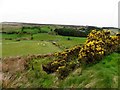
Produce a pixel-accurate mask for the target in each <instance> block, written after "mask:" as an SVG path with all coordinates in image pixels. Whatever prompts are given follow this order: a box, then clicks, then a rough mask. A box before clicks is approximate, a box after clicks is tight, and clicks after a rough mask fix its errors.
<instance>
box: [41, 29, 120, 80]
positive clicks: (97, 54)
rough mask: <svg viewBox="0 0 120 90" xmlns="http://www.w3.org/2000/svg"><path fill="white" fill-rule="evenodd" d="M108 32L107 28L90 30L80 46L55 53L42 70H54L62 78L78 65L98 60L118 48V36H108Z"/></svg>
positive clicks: (119, 45) (119, 40) (119, 41)
mask: <svg viewBox="0 0 120 90" xmlns="http://www.w3.org/2000/svg"><path fill="white" fill-rule="evenodd" d="M110 33H111V32H110V31H109V30H102V31H96V30H92V31H91V33H89V35H88V38H87V41H86V42H85V44H84V45H83V46H82V47H80V46H75V47H73V48H70V49H68V50H66V51H63V52H58V53H55V57H56V60H54V61H52V62H50V63H48V64H47V65H43V70H44V71H46V72H47V73H53V72H56V73H57V75H58V78H60V79H63V78H64V77H66V76H67V75H68V74H69V72H70V71H73V70H74V69H75V68H76V67H78V66H79V65H85V64H91V63H96V62H98V61H99V60H101V59H102V58H103V57H104V56H105V55H108V54H110V53H112V52H114V51H117V50H118V49H119V48H120V36H110Z"/></svg>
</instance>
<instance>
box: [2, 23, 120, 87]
mask: <svg viewBox="0 0 120 90" xmlns="http://www.w3.org/2000/svg"><path fill="white" fill-rule="evenodd" d="M13 28H14V26H11V27H10V28H7V27H5V26H4V27H3V32H2V38H0V39H1V40H2V44H0V46H2V56H3V58H2V59H3V65H2V67H3V73H4V78H3V87H4V88H14V87H15V88H28V87H29V88H118V74H119V70H118V65H119V64H120V63H119V60H120V57H119V55H120V53H119V52H120V47H119V45H120V44H119V40H120V39H119V38H118V37H119V34H117V36H111V35H110V32H109V31H101V29H100V28H97V27H89V26H88V27H74V26H73V27H72V26H69V27H64V26H59V25H58V26H57V25H56V26H54V25H53V26H52V25H41V26H37V25H36V26H32V25H26V26H25V25H24V26H23V27H17V25H16V26H15V28H14V29H13ZM93 29H96V31H95V30H94V31H92V32H91V30H93ZM90 32H91V33H90ZM0 35H1V34H0ZM81 36H82V37H81ZM86 36H88V38H86Z"/></svg>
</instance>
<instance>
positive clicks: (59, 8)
mask: <svg viewBox="0 0 120 90" xmlns="http://www.w3.org/2000/svg"><path fill="white" fill-rule="evenodd" d="M118 2H119V0H0V11H1V12H0V22H4V21H8V22H27V23H40V24H65V25H91V26H99V27H104V26H105V27H107V26H110V27H118Z"/></svg>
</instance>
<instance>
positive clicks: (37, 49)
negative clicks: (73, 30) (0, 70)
mask: <svg viewBox="0 0 120 90" xmlns="http://www.w3.org/2000/svg"><path fill="white" fill-rule="evenodd" d="M25 36H26V37H27V36H28V37H29V35H22V36H21V38H23V37H25ZM16 37H18V35H17V34H10V35H8V34H3V38H13V40H3V41H2V51H3V52H2V56H3V57H6V56H22V55H28V54H47V53H54V52H58V51H62V50H64V49H66V48H70V47H72V46H75V45H78V44H82V43H84V42H85V40H86V38H81V37H80V38H78V37H67V36H59V35H49V34H47V33H43V34H34V35H33V40H21V41H16V40H15V39H16ZM68 38H70V40H68ZM52 42H56V44H57V45H60V46H61V47H58V46H55V45H53V44H52Z"/></svg>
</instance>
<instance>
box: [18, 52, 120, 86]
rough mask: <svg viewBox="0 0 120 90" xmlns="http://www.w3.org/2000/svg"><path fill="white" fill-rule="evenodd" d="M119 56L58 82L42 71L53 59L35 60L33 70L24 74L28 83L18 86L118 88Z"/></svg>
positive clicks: (71, 74) (54, 77)
mask: <svg viewBox="0 0 120 90" xmlns="http://www.w3.org/2000/svg"><path fill="white" fill-rule="evenodd" d="M119 55H120V54H118V53H112V54H111V55H108V56H106V57H105V58H104V59H103V60H102V61H100V62H99V63H97V64H95V65H91V66H87V67H86V68H84V69H83V71H82V73H81V68H78V69H76V70H74V71H73V72H71V73H70V75H69V76H68V77H67V78H65V79H64V80H58V79H57V77H56V75H55V74H46V72H44V71H43V70H42V68H41V65H42V64H45V63H48V62H49V61H51V60H52V57H51V58H44V59H34V60H32V61H31V62H30V65H31V68H30V69H29V70H28V71H27V72H26V73H25V74H23V75H26V79H27V80H28V81H27V82H23V83H21V84H19V83H17V84H19V87H29V88H34V87H35V88H37V87H44V88H50V87H52V88H73V87H74V88H117V87H118V72H119V71H118V64H120V62H118V61H119V60H120V57H119ZM32 68H33V69H32ZM21 77H22V76H21ZM18 82H19V81H18Z"/></svg>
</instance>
